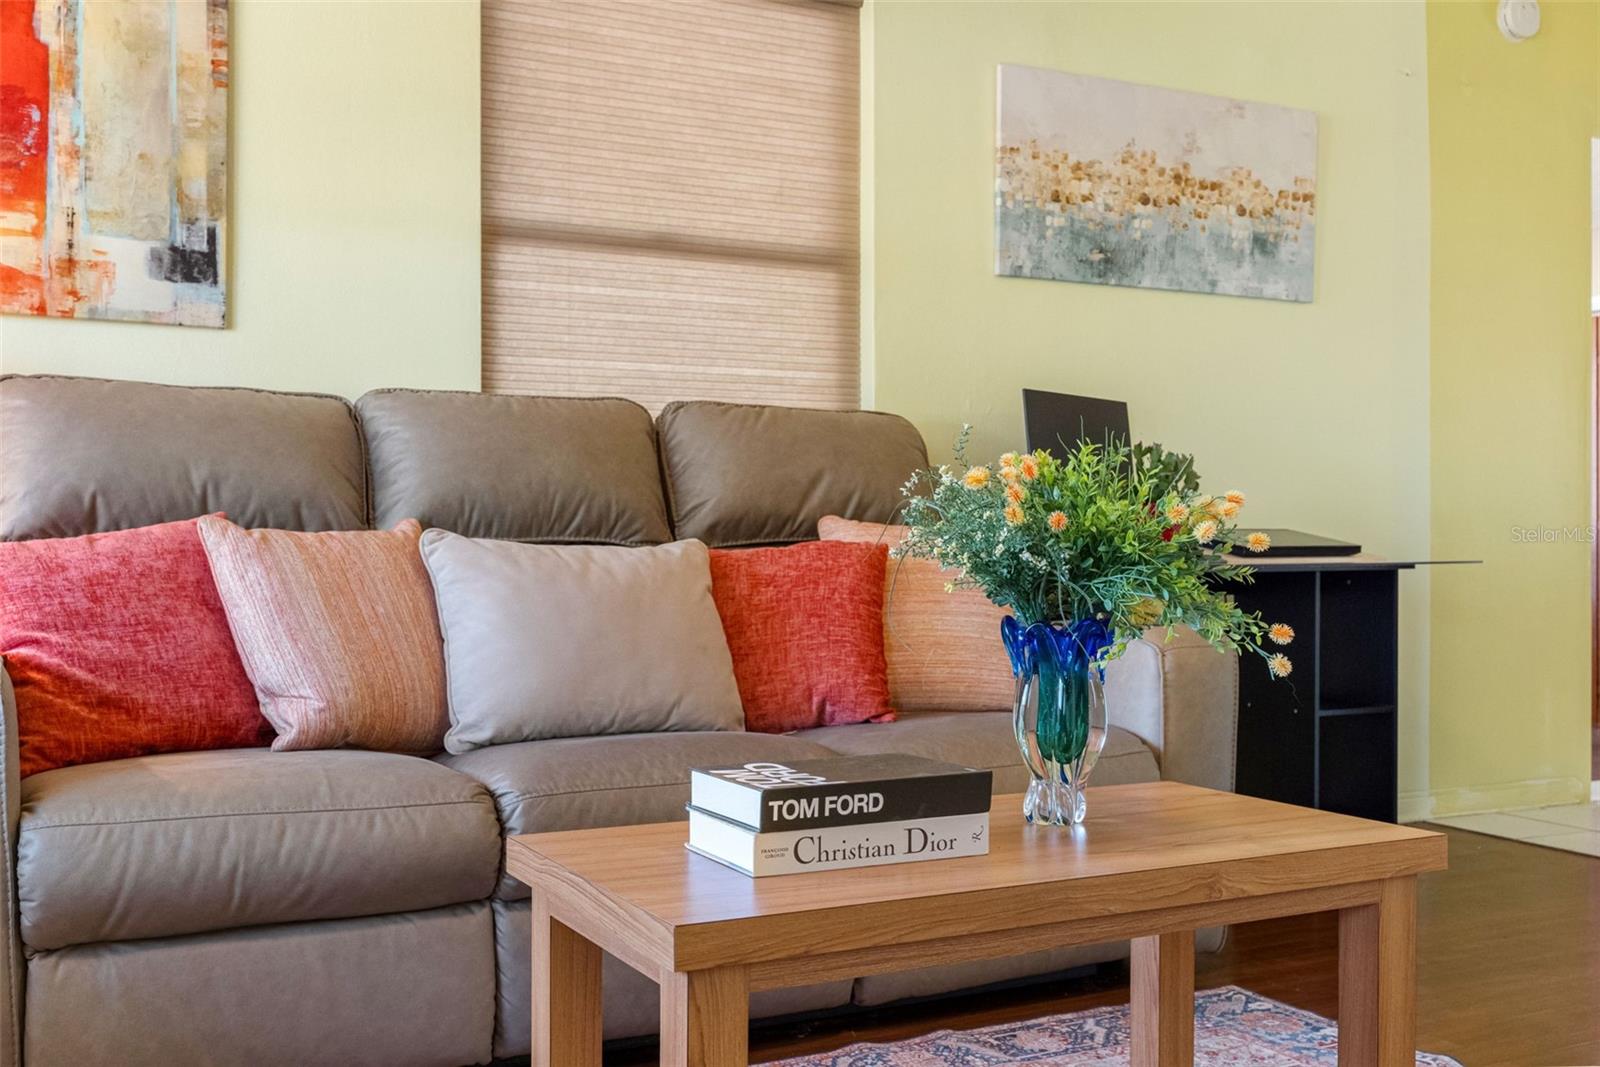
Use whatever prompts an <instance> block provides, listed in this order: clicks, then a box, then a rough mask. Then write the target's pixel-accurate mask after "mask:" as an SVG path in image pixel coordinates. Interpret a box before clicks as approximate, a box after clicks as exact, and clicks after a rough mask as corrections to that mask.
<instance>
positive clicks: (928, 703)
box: [817, 515, 1016, 711]
mask: <svg viewBox="0 0 1600 1067" xmlns="http://www.w3.org/2000/svg"><path fill="white" fill-rule="evenodd" d="M909 532H910V531H909V530H908V529H907V528H906V527H904V526H885V525H884V524H883V523H880V522H855V521H853V520H851V519H841V518H839V517H838V516H837V515H828V516H825V517H823V518H822V519H821V520H820V521H818V523H817V534H818V535H819V536H820V537H821V538H822V539H823V540H824V541H856V542H871V543H873V544H881V545H886V546H889V547H891V548H892V547H893V546H895V545H898V544H899V543H900V542H901V541H903V540H905V537H906V534H907V533H909ZM954 577H955V575H954V574H953V573H952V572H950V571H946V570H944V569H942V568H941V567H940V566H939V565H938V564H937V563H935V562H933V560H931V559H892V560H890V561H889V566H888V578H887V582H888V588H887V590H886V592H885V595H884V602H883V646H884V654H885V656H886V657H887V658H888V661H889V694H890V697H891V698H892V699H893V700H894V705H895V707H897V708H903V709H906V710H911V711H1001V710H1007V709H1009V708H1010V707H1011V704H1012V701H1013V700H1014V699H1015V693H1016V683H1015V681H1014V680H1013V679H1012V677H1011V661H1010V660H1009V659H1008V658H1007V657H1006V648H1005V645H1004V644H1002V643H1001V641H1000V620H1001V619H1003V618H1005V617H1006V616H1007V615H1009V614H1010V612H1009V611H1007V610H1006V609H1005V608H1002V607H999V606H997V605H995V604H993V603H991V602H990V601H989V598H988V597H986V596H984V595H983V593H982V591H980V590H977V589H957V590H955V591H954V592H950V593H947V592H945V586H946V585H948V584H949V583H950V582H951V581H952V580H953V579H954Z"/></svg>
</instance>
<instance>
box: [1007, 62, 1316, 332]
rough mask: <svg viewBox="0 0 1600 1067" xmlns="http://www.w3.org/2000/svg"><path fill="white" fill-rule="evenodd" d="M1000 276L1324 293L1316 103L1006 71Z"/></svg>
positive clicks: (1265, 293)
mask: <svg viewBox="0 0 1600 1067" xmlns="http://www.w3.org/2000/svg"><path fill="white" fill-rule="evenodd" d="M999 77H1000V84H999V96H998V102H999V107H998V110H999V117H998V119H997V122H996V143H997V149H996V161H995V195H994V232H995V273H996V274H1000V275H1007V276H1011V277H1019V278H1049V279H1053V280H1055V281H1063V282H1095V283H1098V284H1101V285H1131V286H1138V287H1141V288H1147V289H1181V290H1185V291H1188V292H1195V293H1225V294H1228V295H1231V296H1257V297H1268V298H1271V299H1274V300H1296V301H1302V302H1304V301H1309V300H1310V299H1311V294H1312V267H1313V263H1314V260H1315V256H1314V254H1313V253H1314V248H1315V244H1316V232H1317V116H1316V114H1315V113H1313V112H1310V111H1299V110H1295V109H1293V108H1286V107H1277V106H1274V105H1271V104H1254V103H1247V102H1245V101H1242V100H1230V99H1227V98H1225V97H1220V96H1203V95H1201V94H1199V93H1186V92H1180V91H1177V90H1174V89H1158V88H1154V87H1152V86H1148V85H1134V84H1131V83H1129V82H1120V81H1112V80H1110V79H1106V78H1089V77H1084V76H1082V75H1078V74H1065V73H1062V72H1061V71H1054V70H1040V69H1039V68H1037V67H1019V66H1011V65H1002V66H1001V67H1000V75H999Z"/></svg>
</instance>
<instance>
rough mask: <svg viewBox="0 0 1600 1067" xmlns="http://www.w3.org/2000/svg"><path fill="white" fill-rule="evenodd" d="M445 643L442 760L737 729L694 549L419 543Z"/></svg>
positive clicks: (684, 544) (707, 589)
mask: <svg viewBox="0 0 1600 1067" xmlns="http://www.w3.org/2000/svg"><path fill="white" fill-rule="evenodd" d="M422 558H423V560H424V562H425V563H426V564H427V567H428V574H429V577H430V578H432V580H433V590H434V597H435V599H436V600H437V602H438V605H439V628H440V630H441V631H442V632H443V634H444V658H445V680H446V681H445V684H446V688H447V689H448V691H449V696H450V731H449V732H448V733H447V734H446V735H445V748H446V749H447V750H448V751H450V752H455V753H461V752H470V751H471V750H473V749H475V748H482V747H484V746H486V745H497V744H504V743H506V742H512V741H541V740H544V739H546V738H551V737H589V736H594V735H598V734H629V733H649V732H652V731H657V730H738V729H742V728H743V726H744V715H743V712H742V711H741V709H740V705H739V687H738V684H737V683H736V682H735V681H734V677H733V661H732V659H731V658H730V656H729V655H728V642H727V639H726V638H725V637H724V636H723V633H722V623H721V620H720V618H719V617H718V615H717V606H716V602H715V601H714V600H713V599H712V596H711V566H710V562H709V555H708V553H707V551H706V546H705V545H703V544H701V543H699V542H698V541H678V542H675V543H673V544H669V545H659V546H656V547H645V548H621V547H615V546H609V545H607V546H601V545H518V544H510V543H508V542H505V541H489V540H478V539H474V538H469V537H460V536H458V535H456V534H453V533H448V532H446V531H444V530H428V531H427V532H425V533H424V534H423V535H422Z"/></svg>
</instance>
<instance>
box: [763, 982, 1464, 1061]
mask: <svg viewBox="0 0 1600 1067" xmlns="http://www.w3.org/2000/svg"><path fill="white" fill-rule="evenodd" d="M1231 1004H1237V1005H1238V1007H1237V1010H1234V1011H1232V1012H1231V1014H1232V1015H1234V1016H1239V1015H1243V1014H1245V1013H1246V1012H1250V1011H1270V1012H1273V1013H1276V1014H1279V1015H1281V1016H1285V1017H1287V1019H1289V1020H1292V1021H1293V1022H1295V1023H1297V1024H1298V1025H1299V1030H1298V1031H1296V1032H1293V1033H1282V1032H1276V1033H1275V1032H1270V1031H1269V1032H1259V1033H1258V1032H1251V1033H1250V1035H1249V1036H1250V1040H1252V1041H1259V1042H1260V1043H1261V1044H1262V1045H1263V1046H1265V1050H1267V1051H1270V1050H1273V1049H1281V1050H1283V1051H1284V1052H1285V1053H1289V1050H1290V1049H1291V1048H1292V1049H1293V1052H1292V1054H1293V1055H1296V1056H1298V1057H1299V1058H1298V1059H1296V1060H1294V1061H1293V1064H1294V1065H1295V1067H1298V1065H1299V1064H1301V1063H1305V1062H1307V1060H1306V1057H1312V1058H1313V1059H1312V1061H1311V1062H1316V1063H1324V1062H1325V1063H1329V1064H1333V1063H1335V1062H1336V1060H1337V1055H1338V1045H1337V1041H1336V1035H1337V1027H1336V1024H1335V1023H1334V1021H1333V1020H1332V1019H1328V1018H1325V1017H1324V1016H1321V1015H1318V1014H1317V1013H1316V1012H1313V1011H1307V1010H1305V1009H1304V1008H1297V1007H1295V1006H1294V1005H1292V1004H1285V1003H1283V1002H1282V1001H1281V1000H1274V999H1273V998H1271V997H1266V996H1262V995H1261V994H1259V993H1255V992H1253V991H1251V990H1249V989H1245V988H1244V987H1242V986H1236V985H1225V986H1217V987H1215V988H1213V989H1206V990H1201V991H1200V992H1198V993H1196V994H1195V1007H1196V1009H1197V1011H1199V1012H1200V1013H1201V1014H1202V1015H1204V1014H1205V1009H1207V1008H1216V1007H1219V1006H1221V1007H1224V1008H1227V1007H1228V1006H1229V1005H1231ZM1127 1014H1128V1006H1127V1005H1126V1004H1113V1005H1108V1006H1106V1007H1103V1008H1085V1009H1083V1010H1081V1011H1073V1012H1061V1013H1058V1014H1055V1015H1046V1016H1041V1017H1040V1018H1037V1019H1019V1020H1017V1021H1016V1022H1009V1023H996V1024H993V1025H990V1026H984V1027H980V1028H978V1029H976V1030H937V1031H934V1032H932V1033H928V1034H924V1035H922V1036H920V1037H913V1038H907V1039H906V1040H904V1041H894V1042H875V1041H862V1042H858V1043H856V1044H854V1045H848V1046H846V1047H844V1048H841V1049H836V1050H834V1051H833V1052H822V1053H816V1054H813V1055H810V1056H797V1057H794V1058H791V1059H786V1060H773V1061H770V1062H769V1063H766V1064H764V1065H762V1067H898V1065H900V1064H906V1065H908V1067H911V1065H914V1067H923V1065H931V1064H934V1063H940V1064H944V1063H948V1064H950V1065H951V1067H1013V1065H1023V1064H1027V1063H1051V1062H1064V1061H1061V1060H1059V1057H1062V1056H1074V1057H1076V1056H1078V1055H1080V1053H1079V1052H1078V1051H1074V1050H1067V1051H1061V1050H1046V1051H1042V1052H1037V1053H1023V1058H1017V1057H1016V1056H1014V1055H1010V1054H1002V1053H999V1052H996V1053H994V1054H993V1055H989V1054H985V1052H984V1051H983V1050H977V1049H975V1048H973V1047H972V1046H975V1045H977V1044H981V1043H983V1042H985V1041H986V1040H992V1039H994V1038H998V1037H1005V1036H1009V1035H1015V1034H1025V1033H1027V1032H1028V1031H1039V1030H1043V1029H1048V1028H1050V1027H1052V1026H1061V1025H1062V1024H1064V1023H1066V1024H1072V1023H1076V1024H1078V1025H1085V1026H1087V1027H1089V1028H1090V1029H1091V1030H1092V1031H1094V1032H1096V1033H1098V1034H1099V1035H1100V1038H1101V1043H1100V1044H1099V1045H1098V1046H1096V1047H1095V1048H1089V1049H1085V1050H1083V1053H1082V1054H1084V1055H1087V1056H1088V1057H1089V1058H1090V1060H1092V1062H1094V1063H1106V1062H1108V1061H1107V1060H1106V1059H1105V1057H1104V1056H1102V1055H1096V1050H1098V1051H1099V1052H1101V1053H1105V1052H1113V1051H1116V1052H1122V1051H1124V1050H1125V1048H1126V1042H1125V1041H1123V1040H1122V1039H1121V1037H1120V1036H1118V1029H1119V1028H1118V1026H1117V1025H1116V1024H1117V1023H1122V1024H1123V1025H1122V1027H1121V1029H1122V1030H1125V1029H1126V1023H1125V1020H1126V1017H1127ZM1229 1014H1230V1012H1228V1011H1226V1010H1224V1011H1222V1012H1215V1013H1214V1017H1217V1018H1225V1017H1227V1015H1229ZM1203 1027H1204V1024H1203V1023H1201V1022H1197V1023H1196V1035H1195V1037H1196V1042H1195V1043H1196V1050H1195V1051H1196V1062H1197V1063H1198V1062H1200V1053H1201V1051H1202V1050H1201V1047H1200V1046H1201V1045H1202V1037H1203V1034H1202V1029H1203ZM941 1043H943V1044H946V1045H954V1044H958V1043H959V1044H965V1045H967V1046H968V1047H967V1048H966V1049H955V1048H951V1049H950V1050H949V1052H950V1055H951V1056H952V1057H956V1058H950V1059H945V1058H943V1057H941V1056H939V1054H938V1052H937V1051H936V1048H937V1046H938V1045H940V1044H941ZM980 1056H981V1057H982V1058H978V1057H980ZM932 1057H937V1058H932ZM1090 1060H1086V1061H1085V1062H1086V1063H1088V1062H1090ZM1121 1062H1123V1063H1126V1062H1127V1059H1126V1056H1125V1055H1124V1056H1123V1057H1122V1058H1121ZM1416 1062H1417V1064H1418V1067H1462V1065H1461V1063H1460V1062H1459V1061H1457V1060H1455V1059H1453V1058H1452V1057H1450V1056H1446V1055H1443V1054H1441V1053H1435V1052H1418V1053H1417V1058H1416Z"/></svg>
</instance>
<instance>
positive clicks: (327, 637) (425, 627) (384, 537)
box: [200, 518, 450, 752]
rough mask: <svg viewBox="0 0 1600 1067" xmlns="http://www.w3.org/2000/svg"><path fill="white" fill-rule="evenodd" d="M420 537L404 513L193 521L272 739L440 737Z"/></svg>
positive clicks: (408, 743) (434, 639) (442, 714)
mask: <svg viewBox="0 0 1600 1067" xmlns="http://www.w3.org/2000/svg"><path fill="white" fill-rule="evenodd" d="M421 536H422V527H421V526H420V525H419V524H418V523H417V522H416V520H414V519H407V520H406V521H404V522H402V523H400V524H399V525H398V526H396V527H395V528H394V529H392V530H352V531H339V532H333V533H299V532H296V531H291V530H245V529H242V528H241V527H238V526H235V525H234V524H233V523H231V522H229V521H227V520H226V519H222V518H204V519H201V520H200V538H201V540H202V541H203V542H204V544H205V548H206V555H207V556H208V557H209V558H210V560H211V573H212V574H213V575H214V576H215V578H216V582H217V592H218V593H219V594H220V595H221V597H222V605H223V607H224V608H225V609H226V611H227V613H228V625H229V626H230V627H231V628H232V630H233V639H234V642H235V644H237V645H238V648H239V657H240V659H242V660H243V661H244V669H245V673H246V674H248V675H249V676H250V681H251V683H252V684H253V685H254V686H255V690H256V696H257V698H258V699H259V700H260V701H261V714H262V715H264V716H266V718H267V721H268V722H270V723H272V725H273V727H274V728H276V729H277V731H278V736H277V738H276V739H275V740H274V741H273V742H272V747H273V748H274V749H277V750H279V751H286V750H290V749H306V748H339V747H343V746H351V747H355V748H367V749H380V750H383V751H389V752H436V751H438V750H439V749H440V748H441V747H442V745H443V738H444V732H445V729H446V728H447V727H448V726H449V725H450V720H449V714H448V711H447V708H446V704H445V686H444V658H443V651H442V645H441V641H440V637H439V618H438V615H437V613H436V612H435V610H434V605H433V587H432V585H431V584H429V582H428V572H427V571H426V570H425V569H424V568H423V566H422V556H421V554H420V553H419V551H418V547H417V543H418V541H419V539H420V538H421Z"/></svg>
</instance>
